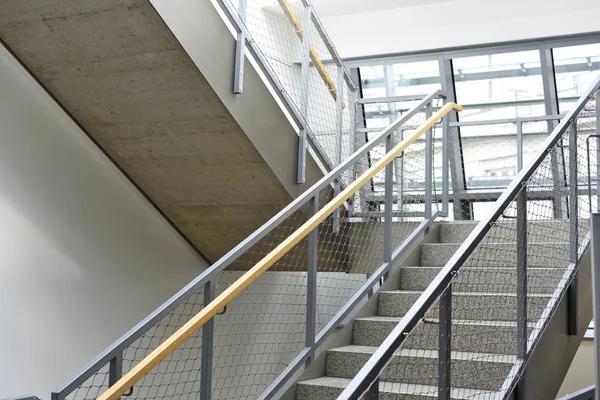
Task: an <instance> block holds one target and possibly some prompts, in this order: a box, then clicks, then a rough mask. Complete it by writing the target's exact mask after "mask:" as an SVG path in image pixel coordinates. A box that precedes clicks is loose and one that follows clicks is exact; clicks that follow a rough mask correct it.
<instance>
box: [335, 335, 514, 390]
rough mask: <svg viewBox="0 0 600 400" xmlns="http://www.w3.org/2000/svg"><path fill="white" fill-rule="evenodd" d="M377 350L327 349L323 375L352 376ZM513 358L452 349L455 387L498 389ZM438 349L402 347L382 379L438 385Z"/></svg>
mask: <svg viewBox="0 0 600 400" xmlns="http://www.w3.org/2000/svg"><path fill="white" fill-rule="evenodd" d="M375 350H377V347H374V346H357V345H352V346H345V347H338V348H335V349H330V350H328V351H327V367H326V375H327V376H329V377H336V378H353V377H354V376H355V375H356V374H357V373H358V371H359V370H360V368H361V367H362V366H363V365H364V364H365V363H366V362H367V360H368V359H369V358H370V357H371V356H372V355H373V353H374V352H375ZM514 361H515V356H513V355H498V354H485V353H470V352H452V382H453V385H455V386H456V387H461V388H469V389H481V390H492V391H493V390H498V389H500V387H501V385H502V382H503V381H504V379H505V378H506V376H507V375H508V373H509V371H510V369H511V368H512V366H513V363H514ZM437 368H438V352H437V351H433V350H413V349H402V350H400V351H399V352H398V353H396V355H394V357H392V360H391V362H390V364H388V366H387V367H386V368H385V369H384V371H383V373H382V375H381V380H382V381H389V382H397V383H405V384H418V385H431V386H435V385H436V384H437V377H438V370H437Z"/></svg>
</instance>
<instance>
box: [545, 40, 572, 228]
mask: <svg viewBox="0 0 600 400" xmlns="http://www.w3.org/2000/svg"><path fill="white" fill-rule="evenodd" d="M540 65H541V70H542V84H543V86H544V104H545V107H546V115H557V114H558V113H559V109H558V95H557V91H556V74H555V73H554V57H553V54H552V48H550V47H548V46H547V45H543V46H542V49H541V50H540ZM555 127H556V121H548V133H551V132H552V131H553V130H554V128H555ZM563 159H564V157H563V155H562V147H557V148H556V151H553V152H552V153H550V162H551V165H552V184H553V191H554V199H553V207H554V217H555V218H557V219H563V218H564V217H565V213H566V204H565V196H563V195H562V194H561V188H564V187H565V186H566V182H565V180H564V173H563V172H562V168H561V167H562V164H563V162H562V161H563Z"/></svg>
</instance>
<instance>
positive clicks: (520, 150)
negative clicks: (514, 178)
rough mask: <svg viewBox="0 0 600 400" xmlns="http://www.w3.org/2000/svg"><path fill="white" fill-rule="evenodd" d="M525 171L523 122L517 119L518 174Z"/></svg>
mask: <svg viewBox="0 0 600 400" xmlns="http://www.w3.org/2000/svg"><path fill="white" fill-rule="evenodd" d="M522 169H523V121H521V120H519V119H517V172H520V171H521V170H522Z"/></svg>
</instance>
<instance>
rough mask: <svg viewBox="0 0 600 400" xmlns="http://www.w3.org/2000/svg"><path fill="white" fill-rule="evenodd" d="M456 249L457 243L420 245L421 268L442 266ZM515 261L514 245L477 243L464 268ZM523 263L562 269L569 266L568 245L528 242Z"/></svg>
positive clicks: (505, 263) (515, 247)
mask: <svg viewBox="0 0 600 400" xmlns="http://www.w3.org/2000/svg"><path fill="white" fill-rule="evenodd" d="M460 246H461V244H458V243H456V244H454V243H452V244H451V243H425V244H423V245H421V265H423V266H426V267H443V266H444V265H446V263H447V262H448V261H449V260H450V258H451V257H452V256H453V255H454V253H456V251H457V250H458V248H459V247H460ZM516 259H517V246H516V243H481V244H480V245H479V246H477V249H476V250H475V251H473V254H472V255H471V257H469V260H467V262H466V263H465V264H464V266H465V267H506V266H510V265H515V264H516ZM527 260H528V266H529V267H546V268H566V267H567V265H569V243H568V242H544V243H529V246H528V247H527Z"/></svg>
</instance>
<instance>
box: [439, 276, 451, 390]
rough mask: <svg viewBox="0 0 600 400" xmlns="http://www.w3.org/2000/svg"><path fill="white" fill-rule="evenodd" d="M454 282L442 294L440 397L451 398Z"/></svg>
mask: <svg viewBox="0 0 600 400" xmlns="http://www.w3.org/2000/svg"><path fill="white" fill-rule="evenodd" d="M451 353H452V283H450V285H448V288H446V290H445V291H444V293H442V295H441V296H440V326H439V359H438V399H439V400H450V398H451V397H450V392H451V389H452V360H451Z"/></svg>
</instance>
